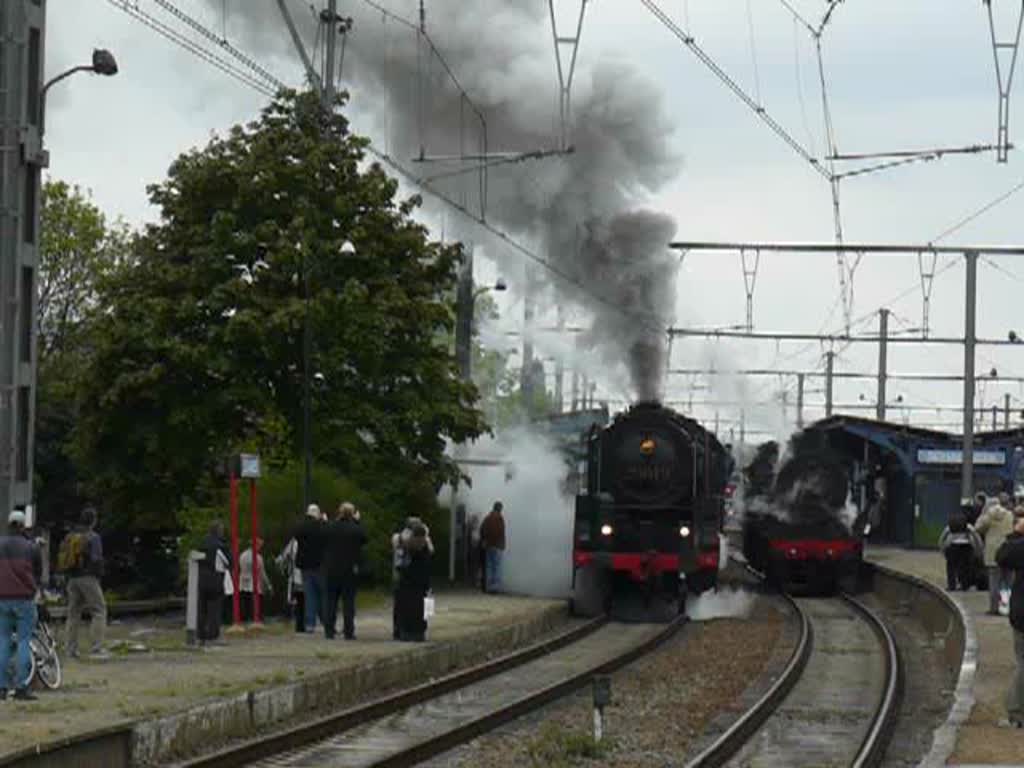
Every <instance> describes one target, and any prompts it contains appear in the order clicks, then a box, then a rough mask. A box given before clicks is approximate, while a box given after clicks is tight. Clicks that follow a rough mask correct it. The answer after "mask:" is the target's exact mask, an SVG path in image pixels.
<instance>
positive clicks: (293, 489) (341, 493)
mask: <svg viewBox="0 0 1024 768" xmlns="http://www.w3.org/2000/svg"><path fill="white" fill-rule="evenodd" d="M303 472H304V470H303V466H302V464H301V462H293V463H291V464H289V465H287V466H285V467H284V468H282V469H276V470H271V471H270V472H268V473H267V474H266V475H265V476H264V477H261V478H260V479H259V480H257V481H256V483H257V485H256V493H257V499H256V503H257V506H258V509H259V517H260V523H259V526H260V536H261V538H262V539H263V541H264V561H265V563H266V564H267V568H268V569H269V571H270V576H271V580H272V581H273V584H274V589H275V592H277V594H279V595H280V594H283V593H284V590H285V587H286V584H285V581H284V580H285V576H284V574H282V573H280V572H278V571H277V569H276V567H275V566H274V564H273V561H274V558H276V557H277V556H278V555H279V554H280V553H281V551H282V550H283V549H284V546H285V545H286V544H287V543H288V539H289V538H290V537H291V536H292V533H293V531H294V529H295V526H296V525H297V524H298V523H299V522H300V521H301V520H302V517H303V515H304V513H305V510H303V509H302V503H301V500H302V481H303ZM312 480H313V483H312V485H313V487H312V498H313V501H314V503H317V504H319V506H320V508H321V509H322V510H323V511H324V512H327V513H328V514H332V513H333V512H334V511H335V510H337V508H338V506H339V505H340V504H341V503H342V502H344V501H351V502H352V503H353V504H355V505H356V508H357V509H359V511H360V514H361V518H362V523H363V527H364V528H365V530H366V534H367V538H368V543H367V547H366V565H367V567H368V573H367V574H366V575H365V577H364V579H363V581H364V583H372V584H376V585H387V584H389V583H390V579H391V541H390V540H391V534H392V533H393V531H394V530H395V528H396V526H397V525H398V523H399V522H400V521H403V520H404V519H405V518H406V517H408V516H409V515H410V514H412V513H413V512H415V513H417V514H418V515H419V516H420V517H422V518H423V519H424V521H425V522H426V524H427V525H428V526H430V530H431V535H432V538H433V539H434V543H435V546H436V548H437V553H436V555H435V572H437V573H442V572H444V571H446V570H447V552H448V549H447V542H448V539H447V537H448V525H447V514H448V513H447V510H445V509H443V508H441V507H439V506H438V505H437V503H436V502H434V501H432V502H431V503H430V504H415V505H414V504H413V503H411V502H410V501H409V500H408V496H406V495H404V494H403V493H401V491H402V490H403V489H401V487H400V486H399V487H397V488H396V487H395V485H394V484H392V485H386V484H384V483H383V482H380V483H376V484H374V487H380V488H381V489H382V491H381V492H377V493H374V492H371V491H370V490H368V487H369V485H370V484H369V483H367V481H365V480H364V481H363V482H362V483H360V482H357V481H356V480H354V479H353V478H351V477H347V476H345V475H342V474H340V473H339V472H337V471H335V470H333V469H331V468H329V467H324V466H321V465H316V466H314V468H313V477H312ZM221 495H222V500H221V503H220V504H219V505H218V506H216V507H204V506H189V507H187V508H186V509H184V510H182V512H181V514H180V515H179V520H180V522H181V524H182V527H183V529H184V531H183V534H182V536H181V539H180V543H179V558H180V562H181V568H182V573H184V568H185V564H186V563H187V559H188V552H189V550H192V549H196V548H197V547H198V546H199V544H200V543H201V542H202V540H203V538H204V537H205V536H206V532H207V530H208V529H209V526H210V523H211V522H213V520H215V519H220V520H221V521H222V522H223V523H224V526H225V530H227V531H228V534H229V536H230V519H229V495H228V491H227V490H224V491H223V492H222V494H221ZM238 496H239V498H238V516H239V538H240V543H239V550H243V549H245V548H246V547H248V546H249V542H250V541H251V540H252V511H251V506H250V492H249V484H248V482H240V483H239V492H238ZM414 507H415V508H414ZM442 564H443V569H442Z"/></svg>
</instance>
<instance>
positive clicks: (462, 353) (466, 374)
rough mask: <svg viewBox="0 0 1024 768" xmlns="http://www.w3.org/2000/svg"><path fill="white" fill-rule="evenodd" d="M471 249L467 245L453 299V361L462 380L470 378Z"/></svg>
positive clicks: (473, 302)
mask: <svg viewBox="0 0 1024 768" xmlns="http://www.w3.org/2000/svg"><path fill="white" fill-rule="evenodd" d="M475 303H476V302H475V297H474V296H473V250H472V248H471V247H467V248H466V250H465V252H464V253H463V257H462V267H461V269H460V270H459V282H458V285H457V287H456V300H455V315H456V318H455V361H456V363H457V365H458V369H459V376H460V377H462V380H463V381H467V382H468V381H470V380H471V378H472V373H473V371H472V365H473V363H472V336H473V310H474V304H475Z"/></svg>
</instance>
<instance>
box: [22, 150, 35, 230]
mask: <svg viewBox="0 0 1024 768" xmlns="http://www.w3.org/2000/svg"><path fill="white" fill-rule="evenodd" d="M38 190H39V169H38V168H36V167H35V166H34V165H29V166H26V167H25V206H24V208H23V210H22V212H21V215H22V216H23V217H24V221H23V224H22V231H23V235H24V240H25V242H26V243H28V244H29V245H35V242H36V205H37V202H38Z"/></svg>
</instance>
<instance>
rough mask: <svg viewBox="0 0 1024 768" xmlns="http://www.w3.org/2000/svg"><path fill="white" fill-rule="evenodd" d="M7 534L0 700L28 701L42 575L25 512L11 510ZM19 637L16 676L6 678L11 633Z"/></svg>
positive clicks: (1, 541)
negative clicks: (9, 695) (31, 644)
mask: <svg viewBox="0 0 1024 768" xmlns="http://www.w3.org/2000/svg"><path fill="white" fill-rule="evenodd" d="M7 528H8V534H7V535H6V536H0V700H2V699H6V698H7V691H8V689H9V688H13V689H14V695H13V698H14V699H17V700H27V701H31V700H32V699H34V698H35V696H34V695H33V694H32V693H31V692H30V691H29V690H28V685H27V683H28V676H29V675H30V674H31V669H32V649H31V648H30V647H29V641H30V640H31V639H32V632H33V630H34V629H35V626H36V604H35V596H36V590H37V589H38V588H39V581H40V579H41V577H42V574H43V559H42V557H41V556H40V554H39V548H38V547H36V545H35V544H34V543H33V542H32V541H31V540H30V539H29V538H27V537H26V536H25V513H24V512H21V511H14V512H11V514H10V515H9V516H8V518H7ZM12 635H16V636H17V638H18V650H17V656H16V662H17V663H16V664H15V672H14V674H15V678H14V680H9V679H8V677H7V673H8V665H9V664H10V661H11V636H12Z"/></svg>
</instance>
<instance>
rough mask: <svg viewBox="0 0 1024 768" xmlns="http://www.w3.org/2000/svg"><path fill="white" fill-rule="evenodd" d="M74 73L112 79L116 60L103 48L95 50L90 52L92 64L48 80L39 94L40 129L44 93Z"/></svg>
mask: <svg viewBox="0 0 1024 768" xmlns="http://www.w3.org/2000/svg"><path fill="white" fill-rule="evenodd" d="M76 72H92V73H93V74H96V75H103V76H104V77H113V76H114V75H116V74H117V59H115V58H114V54H112V53H111V52H110V51H108V50H105V49H103V48H97V49H96V50H94V51H93V52H92V64H80V65H78V66H77V67H72V68H71V69H69V70H67V71H66V72H61V73H60V74H59V75H57V76H56V77H53V78H51V79H50V80H48V81H47V82H46V84H45V85H44V86H43V90H42V91H41V92H40V94H39V126H40V128H42V126H43V124H44V121H45V118H46V92H47V91H49V90H50V88H51V87H53V86H54V85H56V84H57V83H59V82H60V81H61V80H64V79H66V78H68V77H71V76H72V75H73V74H75V73H76Z"/></svg>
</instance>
